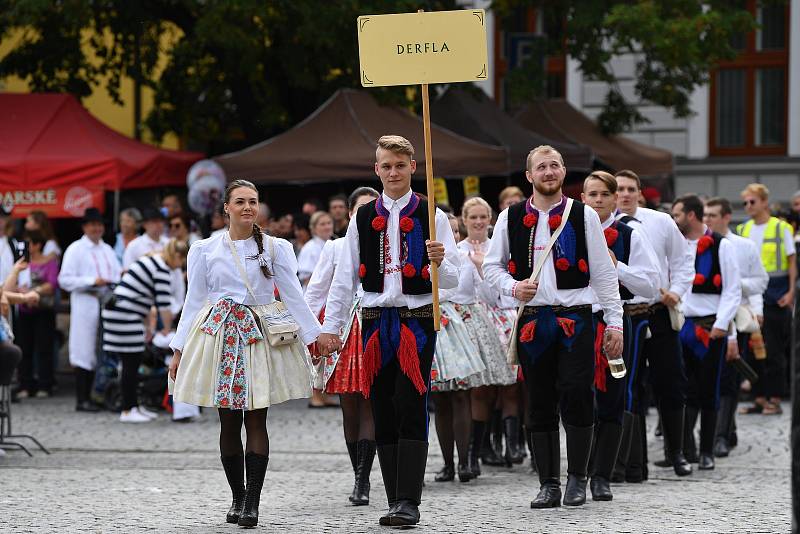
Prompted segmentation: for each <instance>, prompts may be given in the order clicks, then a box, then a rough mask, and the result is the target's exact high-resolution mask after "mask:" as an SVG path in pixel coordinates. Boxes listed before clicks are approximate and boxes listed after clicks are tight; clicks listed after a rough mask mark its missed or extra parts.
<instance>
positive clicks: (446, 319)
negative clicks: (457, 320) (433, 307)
mask: <svg viewBox="0 0 800 534" xmlns="http://www.w3.org/2000/svg"><path fill="white" fill-rule="evenodd" d="M439 322H440V323H442V326H447V325H448V323H449V322H450V319H448V318H447V317H445V316H444V315H442V316H441V318H440V319H439Z"/></svg>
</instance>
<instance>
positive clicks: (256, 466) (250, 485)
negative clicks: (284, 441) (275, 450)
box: [239, 452, 269, 527]
mask: <svg viewBox="0 0 800 534" xmlns="http://www.w3.org/2000/svg"><path fill="white" fill-rule="evenodd" d="M268 462H269V456H264V455H263V454H256V453H254V452H248V453H247V454H246V455H245V457H244V463H245V465H246V466H247V490H246V492H245V497H244V509H243V510H242V514H241V515H240V516H239V526H240V527H254V526H256V525H258V504H259V502H260V501H261V488H262V487H263V486H264V477H265V476H266V474H267V463H268Z"/></svg>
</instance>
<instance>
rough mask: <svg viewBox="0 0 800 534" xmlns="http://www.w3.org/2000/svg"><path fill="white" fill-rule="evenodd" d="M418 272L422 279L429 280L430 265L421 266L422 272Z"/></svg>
mask: <svg viewBox="0 0 800 534" xmlns="http://www.w3.org/2000/svg"><path fill="white" fill-rule="evenodd" d="M420 274H421V275H422V278H423V279H425V280H430V279H431V267H430V265H425V266H424V267H423V268H422V272H421V273H420Z"/></svg>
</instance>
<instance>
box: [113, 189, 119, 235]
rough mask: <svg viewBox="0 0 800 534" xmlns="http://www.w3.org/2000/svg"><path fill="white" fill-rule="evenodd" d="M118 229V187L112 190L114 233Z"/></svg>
mask: <svg viewBox="0 0 800 534" xmlns="http://www.w3.org/2000/svg"><path fill="white" fill-rule="evenodd" d="M118 231H119V189H117V190H116V191H114V233H115V234H116V233H117V232H118Z"/></svg>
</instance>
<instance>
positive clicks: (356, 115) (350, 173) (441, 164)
mask: <svg viewBox="0 0 800 534" xmlns="http://www.w3.org/2000/svg"><path fill="white" fill-rule="evenodd" d="M431 131H432V143H433V167H434V171H435V173H436V175H437V176H468V175H474V174H477V175H505V174H506V172H507V169H508V158H507V151H506V150H505V148H503V147H498V146H491V145H487V144H483V143H479V142H477V141H473V140H471V139H467V138H465V137H461V136H459V135H457V134H455V133H453V132H450V131H448V130H445V129H444V128H440V127H438V126H436V125H433V126H432V129H431ZM385 134H397V135H402V136H404V137H406V138H408V139H409V141H411V143H412V144H413V145H414V147H415V148H416V150H417V153H416V156H415V159H416V160H417V173H416V175H417V176H418V177H424V176H425V145H424V142H423V137H422V135H423V134H422V121H421V119H420V118H419V117H417V116H416V115H414V114H413V113H411V112H409V111H407V110H404V109H401V108H396V107H386V106H380V105H378V103H377V102H376V101H375V100H374V99H373V98H372V97H371V96H370V95H368V94H367V93H365V92H361V91H355V90H353V89H341V90H339V91H337V92H336V93H335V94H334V95H333V96H332V97H331V98H329V99H328V101H327V102H325V103H324V104H323V105H322V106H320V107H319V108H318V109H317V110H316V111H315V112H314V113H312V114H311V115H310V116H309V117H308V118H306V119H305V120H304V121H303V122H301V123H300V124H298V125H296V126H295V127H293V128H292V129H290V130H289V131H287V132H285V133H283V134H280V135H278V136H276V137H273V138H271V139H267V140H266V141H263V142H261V143H258V144H257V145H253V146H251V147H249V148H245V149H244V150H240V151H238V152H232V153H230V154H224V155H222V156H217V157H216V158H215V159H216V161H217V162H218V163H219V164H220V165H221V166H222V167H223V168H224V169H225V173H226V174H227V175H228V178H231V179H232V178H239V177H241V178H247V179H249V180H252V181H253V182H255V183H258V184H265V183H275V182H281V183H287V182H292V183H302V182H305V183H308V182H332V181H339V180H347V179H372V178H374V177H375V174H374V171H373V169H374V164H375V142H376V141H377V139H378V137H380V136H381V135H385Z"/></svg>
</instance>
